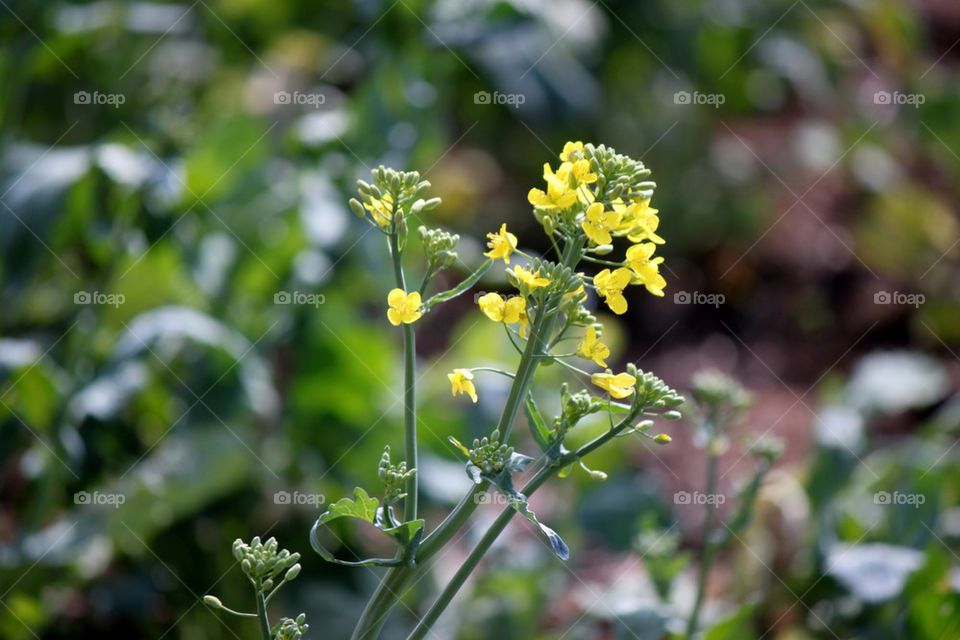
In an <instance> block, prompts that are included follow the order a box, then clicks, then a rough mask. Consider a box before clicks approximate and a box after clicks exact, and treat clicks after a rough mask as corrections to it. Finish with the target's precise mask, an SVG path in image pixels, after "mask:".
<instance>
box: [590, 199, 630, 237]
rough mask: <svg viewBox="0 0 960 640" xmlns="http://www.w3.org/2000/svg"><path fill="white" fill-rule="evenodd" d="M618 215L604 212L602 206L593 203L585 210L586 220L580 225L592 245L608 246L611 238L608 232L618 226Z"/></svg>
mask: <svg viewBox="0 0 960 640" xmlns="http://www.w3.org/2000/svg"><path fill="white" fill-rule="evenodd" d="M620 218H621V216H620V214H619V213H616V212H615V211H604V210H603V204H602V203H599V202H594V203H593V204H591V205H590V206H589V207H588V208H587V213H586V219H585V220H584V221H583V223H582V224H581V225H580V226H581V227H582V228H583V232H584V233H585V234H587V237H588V238H590V241H591V242H593V243H594V244H610V243H611V242H613V238H612V237H611V236H610V232H611V231H612V230H614V229H616V228H617V227H618V226H619V225H620Z"/></svg>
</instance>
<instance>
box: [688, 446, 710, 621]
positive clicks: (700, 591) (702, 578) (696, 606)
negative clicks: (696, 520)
mask: <svg viewBox="0 0 960 640" xmlns="http://www.w3.org/2000/svg"><path fill="white" fill-rule="evenodd" d="M716 490H717V456H715V455H714V454H713V453H708V454H707V495H706V497H707V500H706V501H705V502H706V504H705V508H706V512H705V513H704V516H703V534H702V538H703V540H702V544H703V557H702V558H701V560H700V571H699V574H698V576H697V597H696V600H694V603H693V610H691V611H690V620H689V621H688V622H687V633H686V637H687V640H690V638H693V634H694V633H695V632H696V630H697V624H698V622H699V619H700V609H701V608H702V607H703V600H704V596H705V595H706V591H707V578H708V577H709V575H710V565H711V564H712V563H713V552H714V546H713V545H712V544H710V537H711V535H712V533H713V527H714V521H715V520H716V515H717V506H716V505H715V504H711V503H712V502H714V501H713V500H711V499H710V497H711V496H712V495H713V494H714V493H716Z"/></svg>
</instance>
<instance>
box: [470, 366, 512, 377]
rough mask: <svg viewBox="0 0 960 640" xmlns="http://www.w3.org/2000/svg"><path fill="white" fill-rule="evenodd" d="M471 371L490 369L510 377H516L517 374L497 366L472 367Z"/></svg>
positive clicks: (491, 371) (492, 371)
mask: <svg viewBox="0 0 960 640" xmlns="http://www.w3.org/2000/svg"><path fill="white" fill-rule="evenodd" d="M470 371H489V372H490V373H499V374H500V375H502V376H506V377H508V378H515V377H516V376H515V375H514V374H512V373H510V372H509V371H504V370H503V369H497V368H496V367H470Z"/></svg>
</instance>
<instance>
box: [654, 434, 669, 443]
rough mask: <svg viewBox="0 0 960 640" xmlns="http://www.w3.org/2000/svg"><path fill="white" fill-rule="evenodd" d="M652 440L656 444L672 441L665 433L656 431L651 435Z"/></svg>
mask: <svg viewBox="0 0 960 640" xmlns="http://www.w3.org/2000/svg"><path fill="white" fill-rule="evenodd" d="M653 441H654V442H656V443H657V444H670V443H671V442H673V438H671V437H670V436H668V435H667V434H665V433H658V434H657V435H655V436H654V437H653Z"/></svg>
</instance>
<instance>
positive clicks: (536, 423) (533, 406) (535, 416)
mask: <svg viewBox="0 0 960 640" xmlns="http://www.w3.org/2000/svg"><path fill="white" fill-rule="evenodd" d="M523 410H524V413H526V414H527V423H528V424H529V425H530V433H531V434H532V435H533V439H534V440H536V441H537V444H538V445H540V448H541V449H543V450H544V451H545V452H546V451H549V450H550V445H551V441H552V440H553V435H552V433H551V431H550V429H549V427H547V423H546V421H544V419H543V414H541V413H540V409H539V408H538V407H537V403H536V402H535V401H534V399H533V394H531V393H528V394H527V399H526V401H525V402H524V403H523Z"/></svg>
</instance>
